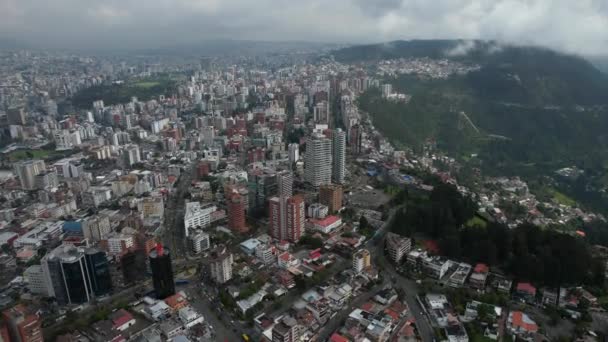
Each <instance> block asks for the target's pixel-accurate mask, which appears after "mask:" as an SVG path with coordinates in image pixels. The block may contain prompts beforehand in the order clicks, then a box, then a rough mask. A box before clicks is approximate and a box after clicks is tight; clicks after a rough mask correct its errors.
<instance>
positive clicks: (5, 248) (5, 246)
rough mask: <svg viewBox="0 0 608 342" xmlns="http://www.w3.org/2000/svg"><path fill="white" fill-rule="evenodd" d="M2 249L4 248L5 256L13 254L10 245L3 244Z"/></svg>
mask: <svg viewBox="0 0 608 342" xmlns="http://www.w3.org/2000/svg"><path fill="white" fill-rule="evenodd" d="M0 248H2V253H4V254H10V252H11V246H10V245H9V244H8V243H5V244H3V245H2V247H0Z"/></svg>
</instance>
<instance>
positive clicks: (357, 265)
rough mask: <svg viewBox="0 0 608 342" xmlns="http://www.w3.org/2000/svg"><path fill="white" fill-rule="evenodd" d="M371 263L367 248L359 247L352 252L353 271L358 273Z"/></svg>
mask: <svg viewBox="0 0 608 342" xmlns="http://www.w3.org/2000/svg"><path fill="white" fill-rule="evenodd" d="M371 265H372V264H371V257H370V254H369V251H368V250H367V249H361V250H359V251H357V252H355V254H353V271H355V273H360V272H361V271H363V270H365V269H366V268H368V267H370V266H371Z"/></svg>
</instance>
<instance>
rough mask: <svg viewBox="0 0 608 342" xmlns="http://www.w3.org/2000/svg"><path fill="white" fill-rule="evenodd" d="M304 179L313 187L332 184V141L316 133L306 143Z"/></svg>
mask: <svg viewBox="0 0 608 342" xmlns="http://www.w3.org/2000/svg"><path fill="white" fill-rule="evenodd" d="M304 160H305V165H304V167H305V170H304V178H305V180H306V181H307V182H308V183H310V184H311V185H312V186H315V187H318V186H320V185H324V184H330V183H331V171H332V163H331V140H330V139H328V138H326V137H325V136H324V135H323V134H320V133H314V134H313V135H312V136H311V137H310V138H309V139H308V140H307V142H306V155H305V158H304Z"/></svg>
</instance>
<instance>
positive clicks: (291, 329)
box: [272, 316, 300, 342]
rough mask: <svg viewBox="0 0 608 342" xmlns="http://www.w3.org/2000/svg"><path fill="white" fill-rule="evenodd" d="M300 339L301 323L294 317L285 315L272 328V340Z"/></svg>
mask: <svg viewBox="0 0 608 342" xmlns="http://www.w3.org/2000/svg"><path fill="white" fill-rule="evenodd" d="M299 339H300V325H299V324H298V321H296V320H295V319H294V318H293V317H289V316H288V317H285V318H283V320H281V322H279V323H277V324H275V326H274V327H273V328H272V342H296V341H299Z"/></svg>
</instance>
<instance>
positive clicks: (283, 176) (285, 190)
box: [277, 170, 293, 198]
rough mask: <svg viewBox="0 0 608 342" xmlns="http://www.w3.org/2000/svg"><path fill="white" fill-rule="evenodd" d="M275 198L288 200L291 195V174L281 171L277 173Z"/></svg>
mask: <svg viewBox="0 0 608 342" xmlns="http://www.w3.org/2000/svg"><path fill="white" fill-rule="evenodd" d="M277 186H278V188H277V196H279V197H283V198H288V197H291V196H292V195H293V174H292V173H291V171H287V170H283V171H279V172H277Z"/></svg>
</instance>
